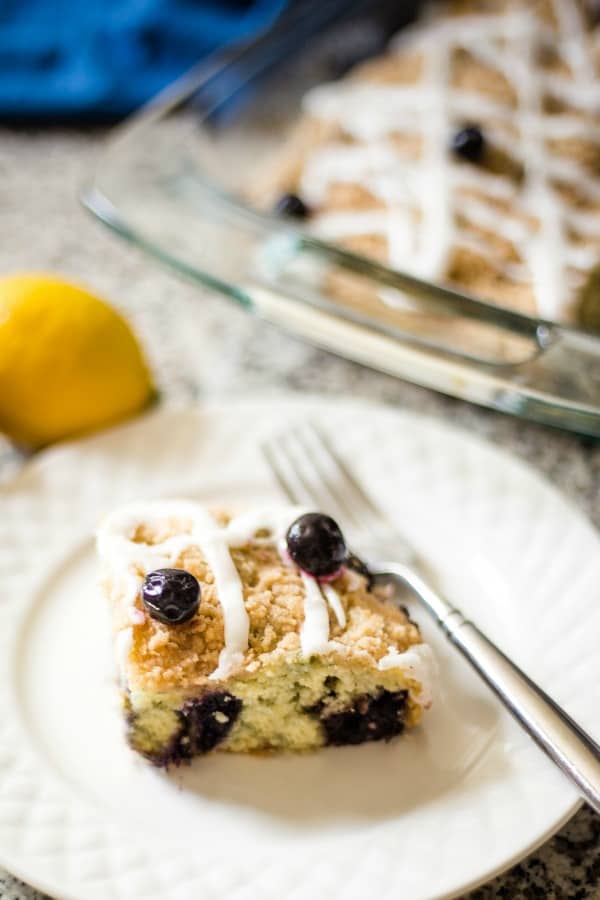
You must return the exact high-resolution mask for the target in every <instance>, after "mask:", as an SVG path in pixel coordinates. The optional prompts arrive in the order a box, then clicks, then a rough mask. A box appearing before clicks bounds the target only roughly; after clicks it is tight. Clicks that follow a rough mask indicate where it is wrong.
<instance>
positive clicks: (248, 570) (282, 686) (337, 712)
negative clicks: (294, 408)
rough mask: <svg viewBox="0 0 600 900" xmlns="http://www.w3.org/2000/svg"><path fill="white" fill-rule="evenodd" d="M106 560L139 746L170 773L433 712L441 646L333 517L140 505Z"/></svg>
mask: <svg viewBox="0 0 600 900" xmlns="http://www.w3.org/2000/svg"><path fill="white" fill-rule="evenodd" d="M98 551H99V554H100V557H101V558H102V561H103V563H104V566H105V582H104V583H105V589H106V593H107V596H108V599H109V601H110V604H111V607H112V612H113V622H114V630H115V645H116V650H117V658H118V664H119V671H120V678H121V685H122V691H123V699H124V706H125V711H126V716H127V723H128V737H129V742H130V744H131V746H132V747H133V748H134V749H135V750H137V751H139V752H140V753H142V754H143V755H144V756H146V757H148V758H149V759H150V760H152V762H154V763H156V764H157V765H169V764H170V763H179V762H181V761H183V760H188V759H190V758H191V757H193V756H196V755H198V754H202V753H206V752H207V751H209V750H212V749H215V748H217V749H220V750H230V751H234V752H247V751H252V750H266V749H276V750H285V749H290V750H303V749H309V748H312V747H319V746H323V745H326V744H335V745H340V744H360V743H363V742H364V741H374V740H381V739H388V738H391V737H393V736H394V735H397V734H400V733H401V732H402V731H403V730H404V728H405V727H408V726H413V725H416V724H417V723H418V722H419V721H420V719H421V715H422V712H423V710H424V709H427V708H428V707H429V705H430V702H431V671H432V657H431V651H430V649H429V647H427V646H426V645H425V644H423V642H422V640H421V636H420V634H419V629H418V627H417V625H416V624H415V623H414V622H412V621H411V620H410V619H409V618H408V616H407V615H406V613H405V611H404V610H403V609H401V608H400V607H399V606H398V605H396V604H395V603H394V602H392V600H391V599H389V598H386V597H385V596H384V595H383V594H382V593H380V592H378V591H377V589H374V588H373V587H372V585H371V579H370V577H369V573H368V571H367V570H366V569H365V568H364V566H362V565H361V564H360V563H359V562H358V560H356V558H355V557H353V556H352V555H350V554H349V553H348V552H347V550H346V546H345V542H344V538H343V535H342V534H341V532H340V530H339V528H338V526H337V525H336V523H335V522H334V521H333V520H332V519H330V518H329V517H328V516H325V515H322V514H320V513H307V512H306V511H303V510H300V509H298V508H295V507H283V508H282V507H278V508H269V509H261V510H257V511H252V512H249V513H244V514H242V515H238V516H235V517H231V516H229V515H227V514H221V513H213V512H210V511H208V510H207V509H205V508H203V507H202V506H200V505H198V504H196V503H192V502H188V501H160V502H150V503H143V504H136V505H131V506H127V507H125V508H123V509H120V510H117V511H116V512H114V513H113V514H111V515H110V516H109V517H108V518H107V519H106V520H105V521H104V523H103V524H102V526H101V528H100V530H99V533H98Z"/></svg>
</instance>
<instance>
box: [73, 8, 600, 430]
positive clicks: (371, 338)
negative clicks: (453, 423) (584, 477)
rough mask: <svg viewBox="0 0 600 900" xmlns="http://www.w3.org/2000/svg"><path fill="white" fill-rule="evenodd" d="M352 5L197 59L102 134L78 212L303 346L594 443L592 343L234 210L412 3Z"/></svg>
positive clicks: (597, 360) (596, 387)
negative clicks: (315, 91)
mask: <svg viewBox="0 0 600 900" xmlns="http://www.w3.org/2000/svg"><path fill="white" fill-rule="evenodd" d="M364 6H365V4H360V3H348V2H347V0H346V2H344V0H320V2H317V0H305V2H304V3H303V4H299V5H294V6H293V7H292V8H291V11H288V12H287V13H286V14H285V15H284V16H283V17H282V18H280V20H279V21H278V22H277V23H276V24H275V25H274V26H273V27H272V28H271V29H270V30H269V31H268V32H267V33H264V34H262V35H260V36H259V37H258V38H256V39H255V40H253V41H252V42H250V43H248V44H246V45H241V46H236V47H234V48H230V49H227V50H225V51H223V52H221V53H218V54H215V55H214V56H212V57H211V58H209V59H208V60H206V61H204V62H203V63H202V64H200V65H199V66H198V67H196V68H195V69H194V70H192V71H191V72H189V73H188V74H187V75H186V76H184V77H183V78H182V79H181V80H180V81H178V82H177V83H176V84H174V85H173V86H172V87H170V88H169V89H167V90H166V91H164V92H163V93H162V94H161V95H159V96H158V97H157V98H156V99H155V100H154V101H152V102H151V103H150V104H149V105H148V106H147V107H145V108H144V109H143V110H142V111H141V112H140V113H138V114H137V115H135V116H134V117H132V118H131V119H130V120H129V121H128V122H126V123H125V125H124V126H122V127H121V128H119V129H117V131H116V132H115V133H114V135H113V136H112V137H111V139H110V140H109V142H108V145H107V147H106V150H105V152H104V154H103V155H102V157H101V159H100V162H99V164H98V166H97V168H96V170H95V172H94V173H93V176H92V178H91V179H90V181H89V183H88V184H87V185H86V186H85V188H84V191H83V200H84V203H85V204H86V205H87V206H88V208H89V209H90V210H92V211H93V212H94V213H95V214H96V215H97V216H98V217H99V218H100V219H101V220H102V221H103V222H105V223H106V224H107V225H109V226H110V227H111V228H113V229H114V230H115V231H117V232H118V233H119V234H121V235H122V236H123V237H125V238H127V239H128V240H131V241H133V242H135V243H136V244H137V245H138V246H139V247H141V248H142V249H144V250H146V251H147V252H148V253H150V254H152V255H153V256H155V257H157V258H158V259H160V260H161V261H163V262H164V263H166V264H168V265H170V266H172V267H174V268H175V269H177V270H178V271H179V272H181V273H184V274H185V275H187V276H189V277H190V278H192V279H194V280H196V281H197V282H199V283H200V284H202V285H204V286H208V287H209V288H212V289H214V290H216V291H218V292H220V293H222V294H223V295H225V296H226V297H229V298H230V299H232V300H235V301H236V302H237V303H239V304H241V305H242V306H244V307H245V308H246V309H247V310H248V311H250V312H253V313H254V314H255V315H257V316H261V317H264V318H265V319H267V320H269V321H270V322H272V323H275V324H276V325H278V326H280V327H281V328H283V329H285V330H287V331H289V332H291V333H293V334H295V335H297V336H299V337H301V338H303V339H305V340H307V341H310V342H311V343H313V344H315V345H318V346H319V347H322V348H324V349H327V350H329V351H331V352H334V353H337V354H339V355H342V356H344V357H346V358H348V359H352V360H355V361H358V362H360V363H362V364H364V365H367V366H371V367H372V368H375V369H379V370H381V371H385V372H387V373H389V374H392V375H395V376H398V377H400V378H403V379H406V380H409V381H412V382H415V383H416V384H420V385H424V386H426V387H430V388H434V389H436V390H439V391H441V392H443V393H446V394H450V395H453V396H455V397H461V398H463V399H466V400H470V401H472V402H474V403H478V404H481V405H484V406H488V407H491V408H494V409H498V410H501V411H503V412H507V413H512V414H515V415H519V416H522V417H524V418H527V419H531V420H533V421H537V422H542V423H545V424H549V425H553V426H556V427H559V428H564V429H569V430H573V431H577V432H580V433H584V434H588V435H593V436H596V437H600V337H598V336H597V335H594V334H591V333H588V332H586V331H584V330H580V329H578V328H575V327H572V326H569V325H567V324H564V323H558V322H551V321H547V320H542V319H535V318H530V317H528V316H525V315H522V314H520V313H516V312H512V311H509V310H507V309H504V308H501V307H498V306H495V305H494V304H492V303H488V302H485V301H483V300H481V299H478V298H474V297H469V296H467V295H466V294H463V293H461V292H459V291H456V290H452V289H450V288H448V287H447V286H444V285H438V284H432V283H430V282H426V281H421V280H419V279H417V278H414V277H412V276H411V275H409V274H407V273H403V272H398V271H396V270H392V269H390V268H388V267H386V266H383V265H380V264H377V263H374V262H373V261H371V260H369V259H367V258H366V257H363V256H360V255H357V254H354V253H350V252H347V251H344V250H341V249H339V248H337V247H335V246H333V245H330V244H328V243H327V242H324V241H322V240H318V239H316V238H315V237H314V236H313V235H311V232H310V226H309V225H307V226H304V227H303V224H302V222H300V223H299V222H298V221H296V220H291V219H288V218H285V219H284V218H281V217H279V216H276V215H274V214H272V213H270V212H269V211H268V210H267V211H261V210H260V209H258V208H255V206H253V205H252V204H251V203H250V202H249V201H248V200H247V196H248V191H249V189H250V188H252V186H253V185H254V184H255V183H256V181H257V179H258V178H259V173H260V172H261V171H264V167H265V165H266V164H267V161H268V159H269V155H270V154H272V155H274V154H275V152H276V150H277V148H278V147H280V146H281V143H282V139H283V136H284V135H285V134H286V132H287V130H288V129H289V128H290V126H291V124H292V123H293V122H294V120H295V119H296V117H297V116H298V114H299V111H300V103H301V98H302V96H303V94H304V93H305V92H306V90H307V89H308V88H309V87H311V86H312V85H314V84H316V83H320V82H322V81H325V80H331V79H332V78H333V77H336V76H339V75H340V74H342V73H343V72H344V71H345V70H346V69H347V68H348V67H349V66H350V65H351V64H352V63H353V62H354V61H355V60H356V59H357V58H359V57H360V58H362V57H364V56H366V55H368V54H372V53H375V52H377V51H378V50H380V49H381V48H382V46H383V45H384V42H385V40H386V37H387V35H388V34H389V31H390V28H392V29H395V28H397V27H399V26H400V25H402V24H403V21H404V20H408V19H409V18H410V17H411V16H412V15H414V14H415V12H416V9H417V7H418V3H416V2H414V3H412V4H411V3H407V4H397V3H389V2H387V3H380V4H373V3H370V4H368V14H365V13H364V11H361V7H364ZM332 276H333V277H334V278H338V279H339V278H343V279H344V284H345V288H346V290H345V294H346V296H347V297H348V298H349V299H348V300H347V301H346V300H341V299H340V296H339V294H338V293H336V292H334V291H332V290H330V287H329V286H330V284H331V283H332ZM383 291H385V292H387V295H388V298H389V295H390V294H393V295H397V297H398V298H399V300H400V301H401V302H400V304H399V306H400V311H399V312H398V311H396V309H395V308H394V307H393V305H392V306H391V307H390V305H389V303H385V304H384V303H383V302H381V303H379V304H378V303H377V302H372V298H373V296H375V297H377V296H380V295H381V292H383ZM365 292H366V293H365ZM367 295H368V296H369V298H370V302H368V303H366V304H362V303H361V302H360V298H361V297H363V296H367ZM407 299H408V300H409V302H410V305H411V315H410V316H408V317H407V316H406V315H405V314H403V313H402V310H401V307H402V303H403V302H404V304H405V302H406V300H407ZM432 323H434V325H433V327H432ZM440 323H441V325H440ZM446 323H447V324H446ZM463 325H467V326H468V327H466V328H465V327H463Z"/></svg>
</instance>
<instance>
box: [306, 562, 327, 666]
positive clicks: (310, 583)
mask: <svg viewBox="0 0 600 900" xmlns="http://www.w3.org/2000/svg"><path fill="white" fill-rule="evenodd" d="M301 574H302V583H303V585H304V591H305V599H304V622H303V623H302V627H301V628H300V646H301V648H302V653H303V654H304V656H310V655H311V654H312V653H325V651H326V650H327V648H328V643H329V613H328V612H327V605H326V603H325V600H324V599H323V594H322V593H321V588H320V587H319V583H318V582H317V581H315V579H314V578H311V577H310V576H309V575H306V574H305V573H304V572H302V573H301Z"/></svg>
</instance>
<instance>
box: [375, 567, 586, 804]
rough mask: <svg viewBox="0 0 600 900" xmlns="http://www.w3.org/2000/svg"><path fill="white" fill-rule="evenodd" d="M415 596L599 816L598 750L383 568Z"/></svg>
mask: <svg viewBox="0 0 600 900" xmlns="http://www.w3.org/2000/svg"><path fill="white" fill-rule="evenodd" d="M386 570H387V572H390V571H391V572H392V573H393V574H395V575H397V576H398V577H399V578H400V579H401V580H402V581H404V582H405V584H406V585H407V586H408V587H409V588H411V589H412V590H413V591H414V592H415V593H416V594H417V596H419V597H420V598H421V599H422V600H423V602H424V604H425V606H426V607H427V609H428V611H429V612H430V613H431V614H432V616H433V618H434V619H435V620H436V622H437V624H438V625H439V626H440V628H441V629H442V631H443V632H444V633H445V634H446V636H447V638H448V639H449V640H450V641H451V643H452V644H454V646H455V647H456V648H457V649H458V650H459V651H460V652H461V653H462V655H463V656H464V657H465V659H467V660H468V662H469V663H470V664H471V666H472V667H473V668H474V669H475V671H476V672H477V673H478V675H480V676H481V678H482V679H483V680H484V681H485V682H486V683H487V684H488V686H489V687H490V688H491V689H492V690H493V692H494V693H495V694H496V695H497V697H499V699H500V700H501V701H502V703H503V704H504V706H505V707H506V708H507V709H508V711H509V712H510V713H511V715H512V716H514V718H515V719H516V720H517V721H518V722H519V724H520V725H521V726H522V728H524V729H525V731H526V732H527V733H528V734H529V735H530V737H532V738H533V740H534V741H535V742H536V744H538V746H539V747H541V749H542V750H543V751H544V753H546V754H547V756H549V757H550V759H551V760H552V761H553V762H554V763H556V765H557V766H558V768H559V769H561V770H562V772H564V774H565V775H566V776H567V778H569V779H570V780H571V781H572V782H573V784H574V785H575V786H576V787H577V789H578V790H579V793H580V794H581V795H582V797H583V798H584V799H585V800H586V801H587V803H589V805H590V806H591V807H592V809H594V810H595V811H596V812H597V813H598V814H600V746H598V744H597V743H596V742H595V741H594V740H593V738H591V737H590V735H589V734H587V733H586V732H585V731H584V730H583V729H582V728H581V727H580V726H579V725H578V724H577V723H576V722H574V721H573V719H572V718H571V717H570V716H569V715H567V713H566V712H565V711H564V710H563V709H561V707H560V706H559V705H558V704H557V703H556V702H555V701H554V700H552V698H551V697H549V696H548V695H547V694H546V693H545V692H544V691H543V690H542V689H541V688H540V687H539V686H538V685H537V684H535V682H534V681H532V680H531V678H529V676H527V675H526V674H525V673H524V672H523V671H522V670H521V669H520V668H519V667H518V666H517V665H516V664H515V663H514V662H512V661H511V660H510V659H509V658H508V657H507V656H506V654H504V653H503V652H502V651H501V650H500V649H498V647H496V645H495V644H494V643H493V642H492V641H491V640H490V639H489V638H488V637H486V636H485V634H483V632H482V631H480V630H479V628H477V627H476V626H475V625H474V624H473V623H472V622H470V621H468V620H467V619H465V617H464V616H463V615H462V613H461V612H459V610H457V609H455V608H454V607H452V606H450V605H449V604H448V603H447V602H446V601H445V600H444V599H443V598H442V597H441V596H439V595H438V594H437V593H436V592H435V591H434V590H433V589H432V588H431V586H430V585H428V584H426V582H424V581H423V580H422V579H421V578H420V577H419V576H418V575H416V574H415V573H414V572H413V571H411V570H409V569H408V567H405V566H402V565H399V566H395V565H394V566H386Z"/></svg>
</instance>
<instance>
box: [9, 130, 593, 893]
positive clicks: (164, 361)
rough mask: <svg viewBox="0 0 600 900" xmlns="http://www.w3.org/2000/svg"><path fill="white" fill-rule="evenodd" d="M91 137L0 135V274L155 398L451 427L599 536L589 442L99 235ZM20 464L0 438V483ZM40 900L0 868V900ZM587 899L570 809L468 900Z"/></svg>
mask: <svg viewBox="0 0 600 900" xmlns="http://www.w3.org/2000/svg"><path fill="white" fill-rule="evenodd" d="M100 143H101V136H99V135H97V134H93V135H85V134H79V133H76V132H72V133H66V132H45V133H42V134H36V133H27V132H23V131H21V132H12V131H4V132H0V210H1V216H2V241H1V242H0V272H9V271H11V272H12V271H15V270H19V269H21V270H36V269H38V270H39V269H44V270H54V271H57V272H60V273H61V274H63V275H67V276H70V277H73V278H77V279H79V280H83V281H85V282H87V283H88V284H89V285H90V286H91V287H92V288H93V289H94V290H95V291H97V292H98V293H100V294H102V295H104V296H106V297H107V298H109V299H111V300H112V301H113V302H114V303H115V304H116V305H118V306H119V307H121V308H122V309H123V310H124V311H125V312H126V314H127V315H128V316H129V317H130V318H131V319H132V321H133V322H134V325H135V327H136V329H137V331H138V333H139V335H140V337H141V339H142V341H143V342H144V343H145V345H146V349H147V352H148V355H149V358H150V361H151V364H152V366H153V369H154V371H155V373H156V375H157V378H158V381H159V386H160V389H161V391H162V392H163V397H164V402H166V403H169V404H176V405H183V404H190V403H196V402H199V401H201V400H202V398H204V397H208V398H217V397H220V396H226V395H227V394H228V393H232V392H234V393H235V392H238V391H240V390H244V391H272V390H292V391H303V390H305V391H320V392H323V393H327V394H334V395H335V394H342V395H346V396H350V395H352V396H353V397H362V398H366V399H372V400H377V401H380V402H382V403H386V404H389V405H390V406H392V407H393V406H397V407H399V408H408V409H415V410H419V411H420V412H423V413H427V414H429V415H432V416H435V417H438V418H442V419H448V420H452V422H453V424H455V425H459V426H461V427H463V428H466V429H468V430H469V431H471V432H476V433H478V434H480V435H482V436H483V437H485V438H487V439H488V440H490V441H492V442H493V443H495V444H496V445H498V446H501V447H504V448H506V449H508V450H510V451H512V452H513V453H515V454H516V455H517V456H520V457H522V458H523V459H526V460H527V461H528V462H529V463H530V464H531V465H533V466H535V467H536V468H537V469H539V470H540V471H541V472H542V473H544V474H545V475H546V477H547V478H548V479H549V480H550V481H552V482H553V483H554V484H555V485H557V486H558V487H559V488H561V489H562V490H563V491H564V492H565V493H566V494H567V495H568V496H569V497H571V499H572V500H573V501H574V502H575V503H576V504H577V505H578V506H579V507H580V508H581V509H583V510H584V511H585V512H586V513H587V515H588V516H589V517H590V518H591V519H592V520H593V521H594V522H595V524H596V525H597V526H598V527H600V444H598V443H594V442H592V441H589V440H585V439H580V438H578V437H576V436H573V435H567V434H561V433H558V432H553V431H551V430H549V429H545V428H542V427H538V426H535V425H530V424H527V423H523V422H519V421H517V420H515V419H511V418H508V417H506V416H502V415H499V414H496V413H492V412H489V411H487V410H481V409H478V408H476V407H474V406H469V405H467V404H465V403H462V402H460V401H457V400H452V399H448V398H444V397H441V396H439V395H436V394H434V393H432V392H430V391H427V390H424V389H421V388H418V387H414V386H412V385H408V384H405V383H402V382H400V381H396V380H394V379H392V378H389V377H387V376H385V375H380V374H377V373H375V372H371V371H369V370H367V369H364V368H361V367H360V366H357V365H354V364H352V363H349V362H345V361H344V360H340V359H337V358H335V357H333V356H330V355H328V354H325V353H322V352H320V351H316V350H313V349H311V348H310V347H307V346H305V345H303V344H301V343H300V342H298V341H296V340H294V339H292V338H289V337H286V336H284V335H282V334H281V333H280V332H278V331H276V330H275V329H272V328H271V327H269V326H266V325H264V324H262V323H259V322H257V321H254V320H253V319H252V318H250V317H249V316H247V315H246V314H245V313H244V312H242V311H241V310H240V309H237V308H236V307H235V306H234V305H233V304H231V303H230V302H228V301H226V300H224V299H222V298H220V297H218V296H215V295H210V294H205V293H201V292H199V291H198V289H197V288H196V287H194V286H192V285H190V284H187V283H185V282H183V281H180V280H178V279H177V278H175V277H174V276H173V275H172V274H170V273H168V272H166V271H164V270H162V269H161V268H160V267H159V266H158V264H157V263H154V262H152V261H149V260H148V259H146V258H145V257H144V256H143V255H142V254H141V252H139V251H137V250H136V249H135V248H133V247H130V246H125V245H124V244H122V243H121V242H120V241H119V240H118V238H116V237H114V236H113V235H111V234H109V233H107V232H106V231H105V230H104V228H103V227H101V226H100V225H99V224H97V223H96V222H95V221H93V220H92V218H91V217H90V215H89V214H88V213H86V212H84V210H83V209H81V207H80V206H79V205H78V202H77V199H76V194H77V187H78V184H79V183H80V182H81V180H82V179H83V178H84V176H85V174H86V172H87V171H88V170H89V167H90V166H91V164H92V162H93V159H94V156H95V154H96V153H97V152H98V149H99V146H100ZM18 465H19V459H18V457H17V456H16V455H15V454H13V453H11V452H10V449H9V448H8V446H7V445H6V444H2V440H1V438H0V476H2V477H9V475H10V471H11V470H12V469H13V468H14V467H16V466H18ZM40 898H41V895H40V894H38V893H37V892H36V891H34V890H33V889H32V888H29V887H27V886H26V885H23V884H21V883H20V882H19V881H17V880H16V879H14V878H13V877H12V876H11V875H9V874H8V873H5V872H4V871H2V870H1V869H0V900H40ZM495 898H504V900H519V898H545V900H587V898H600V818H598V817H597V816H595V815H593V814H592V813H591V812H589V811H588V810H585V809H584V810H581V811H580V812H579V813H577V815H576V816H575V817H574V818H573V819H572V821H571V822H570V823H569V824H568V825H567V826H566V827H564V828H563V829H562V831H561V832H560V833H559V834H558V835H556V836H555V837H554V838H553V839H552V840H550V841H549V842H548V843H547V844H545V845H544V846H543V847H542V848H540V849H539V850H538V851H537V852H535V853H534V854H533V855H531V856H530V857H528V858H527V859H525V860H524V861H523V862H522V863H520V864H519V865H518V866H516V867H514V868H513V869H512V870H510V871H509V872H507V873H506V874H504V875H502V876H501V877H499V878H497V879H496V880H495V881H493V882H491V883H489V884H487V885H485V886H484V887H481V888H479V889H478V890H477V891H475V892H474V893H472V894H470V895H469V900H495Z"/></svg>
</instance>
